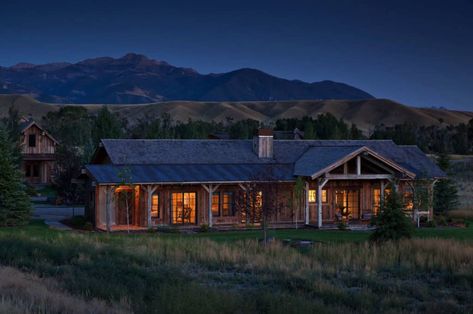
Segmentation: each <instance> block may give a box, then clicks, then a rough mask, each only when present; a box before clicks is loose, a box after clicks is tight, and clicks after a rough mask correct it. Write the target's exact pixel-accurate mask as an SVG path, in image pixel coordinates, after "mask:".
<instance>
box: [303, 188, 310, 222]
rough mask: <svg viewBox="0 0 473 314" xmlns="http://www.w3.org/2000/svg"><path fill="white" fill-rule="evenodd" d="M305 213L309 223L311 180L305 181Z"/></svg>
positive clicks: (306, 220)
mask: <svg viewBox="0 0 473 314" xmlns="http://www.w3.org/2000/svg"><path fill="white" fill-rule="evenodd" d="M304 214H305V224H306V225H308V224H309V182H307V181H306V182H305V208H304Z"/></svg>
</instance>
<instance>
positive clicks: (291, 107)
mask: <svg viewBox="0 0 473 314" xmlns="http://www.w3.org/2000/svg"><path fill="white" fill-rule="evenodd" d="M10 106H14V107H15V108H16V109H17V110H18V111H19V112H20V114H21V115H32V117H33V118H35V119H37V120H38V121H41V118H42V117H43V116H45V115H46V114H47V113H48V112H50V111H56V110H59V108H60V105H53V104H46V103H41V102H38V101H36V100H34V99H32V98H30V97H26V96H20V95H0V118H2V117H5V116H6V115H7V114H8V108H9V107H10ZM83 106H84V107H85V108H87V110H89V112H90V114H96V113H97V112H98V110H99V109H100V108H101V106H102V105H83ZM109 109H110V110H112V111H114V112H116V113H118V115H119V116H120V117H122V118H124V119H126V120H127V122H128V125H133V124H135V123H136V122H137V121H139V120H140V119H143V118H145V117H146V118H150V117H160V116H161V114H163V113H169V114H170V115H171V117H172V119H173V120H174V121H182V122H185V121H188V120H189V119H194V120H203V121H216V122H225V121H226V120H227V118H232V119H233V120H234V121H238V120H243V119H254V120H258V121H261V122H272V121H275V120H277V119H279V118H302V117H303V116H312V117H316V116H317V115H319V114H321V113H326V112H330V113H331V114H333V115H334V116H335V117H337V118H342V119H344V120H345V121H347V122H349V123H355V124H356V125H357V126H358V127H359V128H360V129H362V130H363V131H364V132H365V133H366V134H368V133H369V131H371V130H373V128H374V126H375V125H377V124H381V123H382V124H384V125H386V126H392V125H395V124H400V123H404V122H407V123H411V124H416V125H425V126H428V125H445V124H454V125H456V124H459V123H468V121H469V120H470V119H472V118H473V112H465V111H453V110H446V109H431V108H413V107H408V106H404V105H402V104H399V103H397V102H394V101H391V100H387V99H370V100H318V101H317V100H306V101H296V100H294V101H244V102H196V101H166V102H160V103H155V104H139V105H136V104H135V105H121V106H109Z"/></svg>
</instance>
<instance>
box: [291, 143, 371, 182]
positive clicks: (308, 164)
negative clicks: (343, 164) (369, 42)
mask: <svg viewBox="0 0 473 314" xmlns="http://www.w3.org/2000/svg"><path fill="white" fill-rule="evenodd" d="M362 147H363V146H362ZM359 149H360V146H339V147H336V148H335V149H334V147H333V146H320V147H311V148H309V149H308V150H307V151H306V152H305V153H304V154H303V155H302V156H301V158H299V160H297V161H296V163H295V165H294V175H296V176H305V177H310V176H312V175H313V174H314V173H316V172H319V171H321V170H323V169H325V168H327V167H328V166H330V165H332V164H334V163H335V162H337V161H339V160H340V159H342V158H343V157H345V156H346V155H349V154H351V153H353V152H355V151H357V150H359Z"/></svg>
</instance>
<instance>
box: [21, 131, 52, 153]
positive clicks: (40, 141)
mask: <svg viewBox="0 0 473 314" xmlns="http://www.w3.org/2000/svg"><path fill="white" fill-rule="evenodd" d="M30 135H35V137H36V145H35V146H34V147H31V146H30V145H29V138H30ZM21 143H22V153H23V154H54V153H56V144H55V142H54V141H53V140H52V139H51V138H50V137H49V136H48V135H47V133H46V132H44V131H42V130H41V129H40V128H38V127H37V126H36V125H34V124H33V125H32V126H31V127H29V128H28V129H26V130H25V131H24V132H23V136H22V141H21Z"/></svg>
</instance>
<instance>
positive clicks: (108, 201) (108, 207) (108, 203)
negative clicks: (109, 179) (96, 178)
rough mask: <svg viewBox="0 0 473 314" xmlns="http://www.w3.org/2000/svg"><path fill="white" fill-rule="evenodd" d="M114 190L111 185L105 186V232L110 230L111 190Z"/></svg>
mask: <svg viewBox="0 0 473 314" xmlns="http://www.w3.org/2000/svg"><path fill="white" fill-rule="evenodd" d="M114 190H115V187H113V186H108V185H106V186H105V203H106V205H105V220H106V224H107V232H110V231H112V213H111V209H112V197H113V191H114Z"/></svg>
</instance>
